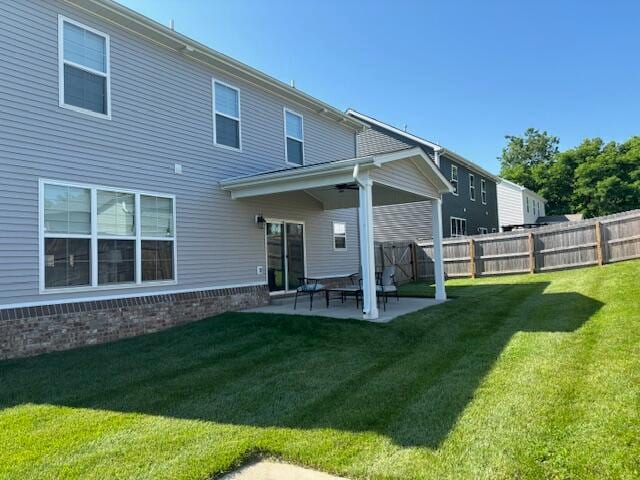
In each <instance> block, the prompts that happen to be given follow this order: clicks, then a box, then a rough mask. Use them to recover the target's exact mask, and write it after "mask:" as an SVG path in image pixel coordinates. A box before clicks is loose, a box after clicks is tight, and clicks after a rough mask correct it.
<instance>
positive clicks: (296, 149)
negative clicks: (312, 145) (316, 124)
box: [284, 108, 304, 165]
mask: <svg viewBox="0 0 640 480" xmlns="http://www.w3.org/2000/svg"><path fill="white" fill-rule="evenodd" d="M284 156H285V159H286V162H287V163H290V164H292V165H304V118H303V117H302V115H300V114H298V113H296V112H293V111H291V110H289V109H288V108H285V109H284Z"/></svg>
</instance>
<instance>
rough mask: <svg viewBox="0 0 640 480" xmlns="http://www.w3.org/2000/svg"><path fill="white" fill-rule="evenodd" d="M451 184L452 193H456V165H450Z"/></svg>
mask: <svg viewBox="0 0 640 480" xmlns="http://www.w3.org/2000/svg"><path fill="white" fill-rule="evenodd" d="M451 185H453V194H454V195H458V166H457V165H453V164H452V165H451Z"/></svg>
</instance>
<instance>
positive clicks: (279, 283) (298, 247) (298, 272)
mask: <svg viewBox="0 0 640 480" xmlns="http://www.w3.org/2000/svg"><path fill="white" fill-rule="evenodd" d="M266 236H267V242H266V243H267V279H268V282H269V291H271V292H282V291H291V290H295V289H296V288H297V287H298V285H300V277H304V276H305V268H304V225H303V224H302V223H296V222H284V221H282V222H280V221H277V222H275V221H274V222H267V226H266Z"/></svg>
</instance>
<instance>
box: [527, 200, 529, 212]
mask: <svg viewBox="0 0 640 480" xmlns="http://www.w3.org/2000/svg"><path fill="white" fill-rule="evenodd" d="M527 213H529V197H527Z"/></svg>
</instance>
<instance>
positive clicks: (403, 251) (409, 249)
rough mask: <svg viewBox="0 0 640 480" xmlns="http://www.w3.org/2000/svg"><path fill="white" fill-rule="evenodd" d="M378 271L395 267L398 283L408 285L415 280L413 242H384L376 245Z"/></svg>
mask: <svg viewBox="0 0 640 480" xmlns="http://www.w3.org/2000/svg"><path fill="white" fill-rule="evenodd" d="M375 250H376V271H379V272H381V271H382V270H383V269H384V267H387V266H389V265H395V267H396V281H397V282H398V283H407V282H411V281H412V280H414V279H415V278H416V277H415V276H414V270H415V269H414V261H415V255H414V251H415V246H414V244H413V242H384V243H378V244H376V249H375Z"/></svg>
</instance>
